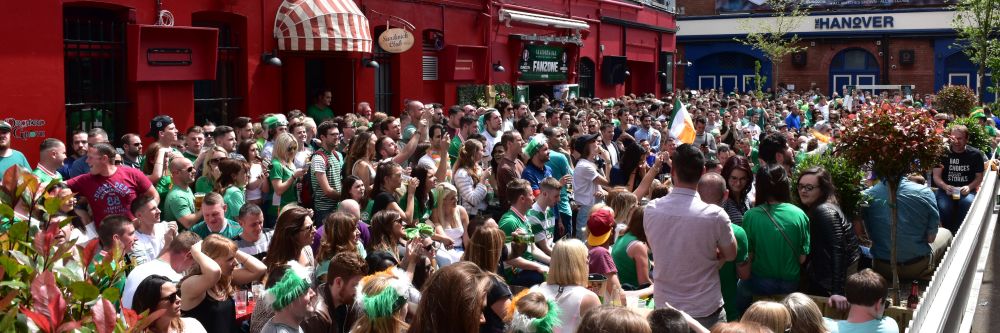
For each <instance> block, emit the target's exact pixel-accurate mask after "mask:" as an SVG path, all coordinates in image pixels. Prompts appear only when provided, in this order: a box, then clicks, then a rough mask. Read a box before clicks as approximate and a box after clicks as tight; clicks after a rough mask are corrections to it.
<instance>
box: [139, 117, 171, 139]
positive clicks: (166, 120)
mask: <svg viewBox="0 0 1000 333" xmlns="http://www.w3.org/2000/svg"><path fill="white" fill-rule="evenodd" d="M173 123H174V118H171V117H170V116H168V115H165V114H161V115H159V116H156V117H153V120H150V121H149V133H146V136H148V137H152V138H155V137H156V134H157V133H159V132H160V131H162V130H163V129H164V128H167V126H170V124H173Z"/></svg>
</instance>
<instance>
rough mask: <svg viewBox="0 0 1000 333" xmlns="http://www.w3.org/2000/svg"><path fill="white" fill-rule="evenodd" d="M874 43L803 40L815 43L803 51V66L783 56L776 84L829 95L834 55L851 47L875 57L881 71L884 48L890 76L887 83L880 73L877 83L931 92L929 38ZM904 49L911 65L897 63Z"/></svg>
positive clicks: (872, 40) (863, 40)
mask: <svg viewBox="0 0 1000 333" xmlns="http://www.w3.org/2000/svg"><path fill="white" fill-rule="evenodd" d="M876 41H877V40H876V39H840V40H837V39H824V40H815V41H805V42H804V43H807V44H808V43H810V42H815V46H810V47H809V49H808V50H807V51H806V52H807V57H806V64H805V65H804V66H795V65H793V64H792V59H791V56H790V55H789V56H786V57H785V59H784V61H783V62H782V63H781V65H780V68H779V73H778V77H779V79H778V82H779V83H790V84H794V85H795V88H796V90H802V89H806V88H820V89H821V91H823V92H824V93H828V92H829V91H830V64H831V62H832V61H833V58H834V57H835V56H836V55H837V53H839V52H840V51H843V50H846V49H851V48H860V49H864V50H866V51H868V52H870V53H871V54H872V55H873V56H875V59H876V61H878V63H879V68H880V71H884V70H885V69H884V68H885V67H884V66H883V61H884V60H883V57H882V56H880V55H879V50H880V49H885V50H887V51H885V52H888V55H889V56H890V57H891V59H889V60H888V61H889V66H888V71H889V77H888V82H886V81H885V80H884V79H883V78H884V75H883V73H882V72H880V73H879V76H878V78H877V81H878V83H879V84H913V85H916V90H917V91H918V92H919V93H925V92H931V90H932V89H933V87H934V48H933V45H932V44H931V41H930V40H929V39H914V38H890V39H889V40H888V43H887V44H888V45H887V47H886V45H882V46H878V45H876ZM904 49H910V50H914V53H915V61H914V63H913V64H912V65H901V64H900V63H899V51H900V50H904ZM893 66H895V68H893Z"/></svg>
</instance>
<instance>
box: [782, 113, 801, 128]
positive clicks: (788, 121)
mask: <svg viewBox="0 0 1000 333" xmlns="http://www.w3.org/2000/svg"><path fill="white" fill-rule="evenodd" d="M785 126H788V128H790V129H791V128H794V129H799V128H802V118H800V117H799V116H796V115H795V114H789V115H788V117H786V118H785Z"/></svg>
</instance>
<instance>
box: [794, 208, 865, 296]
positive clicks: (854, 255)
mask: <svg viewBox="0 0 1000 333" xmlns="http://www.w3.org/2000/svg"><path fill="white" fill-rule="evenodd" d="M808 215H809V233H810V237H811V239H812V240H811V245H810V254H809V262H808V265H807V268H806V271H807V272H808V274H809V278H810V280H811V281H812V283H814V284H818V286H816V287H818V288H816V289H823V290H825V291H826V292H827V293H829V294H830V295H834V294H836V295H844V283H845V282H846V281H847V274H848V271H847V270H848V267H850V266H851V264H853V263H855V262H856V261H857V260H858V259H859V258H860V248H859V242H858V237H857V235H856V234H855V233H854V226H853V225H852V224H851V222H850V221H847V219H846V218H845V217H844V213H843V212H842V211H840V208H839V207H838V206H837V205H834V204H832V203H823V204H821V205H819V206H817V207H815V208H813V209H811V210H809V213H808ZM827 296H828V295H827Z"/></svg>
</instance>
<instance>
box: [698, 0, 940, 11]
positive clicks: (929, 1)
mask: <svg viewBox="0 0 1000 333" xmlns="http://www.w3.org/2000/svg"><path fill="white" fill-rule="evenodd" d="M800 2H801V3H803V4H806V5H809V6H810V7H811V8H812V9H842V8H880V7H922V6H943V5H950V4H954V3H955V0H801V1H800ZM766 3H767V0H715V9H716V10H718V11H719V12H752V11H767V10H769V9H768V6H767V4H766Z"/></svg>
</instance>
